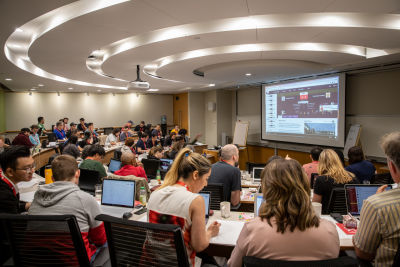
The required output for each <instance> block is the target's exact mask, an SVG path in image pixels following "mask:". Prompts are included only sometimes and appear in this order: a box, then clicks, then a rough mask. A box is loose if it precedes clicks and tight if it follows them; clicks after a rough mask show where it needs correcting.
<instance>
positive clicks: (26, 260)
mask: <svg viewBox="0 0 400 267" xmlns="http://www.w3.org/2000/svg"><path fill="white" fill-rule="evenodd" d="M0 226H1V231H3V232H5V233H7V236H8V240H9V241H10V244H11V249H12V254H13V259H14V264H15V266H90V264H89V258H88V255H87V253H86V248H85V245H84V243H83V240H82V235H81V232H80V230H79V226H78V223H77V221H76V218H75V216H73V215H19V214H17V215H16V214H0Z"/></svg>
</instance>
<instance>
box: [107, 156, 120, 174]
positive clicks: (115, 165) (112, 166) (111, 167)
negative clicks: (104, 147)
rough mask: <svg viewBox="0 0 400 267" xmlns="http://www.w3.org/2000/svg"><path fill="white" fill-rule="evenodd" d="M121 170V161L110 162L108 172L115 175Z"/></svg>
mask: <svg viewBox="0 0 400 267" xmlns="http://www.w3.org/2000/svg"><path fill="white" fill-rule="evenodd" d="M119 169H121V161H119V160H116V159H111V160H110V165H108V171H109V172H111V173H114V172H116V171H118V170H119Z"/></svg>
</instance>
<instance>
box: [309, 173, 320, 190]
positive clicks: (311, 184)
mask: <svg viewBox="0 0 400 267" xmlns="http://www.w3.org/2000/svg"><path fill="white" fill-rule="evenodd" d="M317 177H318V173H311V181H310V186H311V189H313V188H314V183H315V179H316V178H317Z"/></svg>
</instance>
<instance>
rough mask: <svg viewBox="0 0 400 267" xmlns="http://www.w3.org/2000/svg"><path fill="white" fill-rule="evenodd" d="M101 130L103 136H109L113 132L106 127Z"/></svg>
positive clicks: (111, 128)
mask: <svg viewBox="0 0 400 267" xmlns="http://www.w3.org/2000/svg"><path fill="white" fill-rule="evenodd" d="M103 130H104V135H109V134H110V133H112V132H113V130H114V128H113V127H106V128H103Z"/></svg>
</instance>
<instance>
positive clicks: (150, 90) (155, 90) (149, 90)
mask: <svg viewBox="0 0 400 267" xmlns="http://www.w3.org/2000/svg"><path fill="white" fill-rule="evenodd" d="M159 90H160V89H148V90H147V92H157V91H159Z"/></svg>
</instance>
